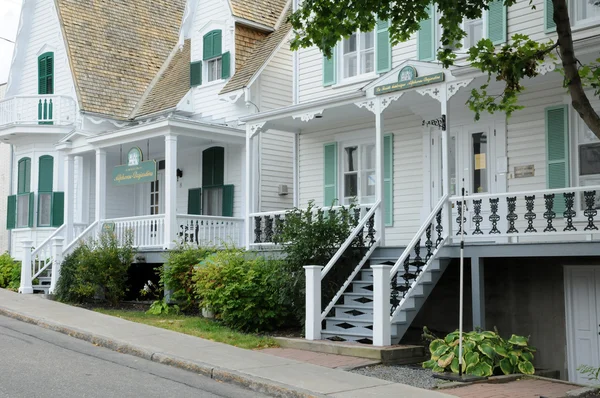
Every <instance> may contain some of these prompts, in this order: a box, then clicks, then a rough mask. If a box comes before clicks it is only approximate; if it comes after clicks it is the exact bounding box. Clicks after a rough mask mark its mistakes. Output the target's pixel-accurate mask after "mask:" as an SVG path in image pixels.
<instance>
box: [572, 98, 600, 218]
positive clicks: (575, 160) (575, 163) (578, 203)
mask: <svg viewBox="0 0 600 398" xmlns="http://www.w3.org/2000/svg"><path fill="white" fill-rule="evenodd" d="M569 117H570V119H571V120H572V123H571V127H572V129H570V130H571V131H573V132H574V133H573V134H570V135H571V137H570V139H569V155H570V159H571V161H570V177H571V181H570V184H569V185H570V186H571V187H584V186H586V185H588V186H593V185H600V173H599V174H589V175H584V176H582V175H581V173H580V170H579V166H580V162H579V148H580V147H581V146H582V145H589V144H600V140H598V139H596V138H595V137H590V139H588V140H582V138H581V137H582V136H583V135H587V134H586V133H585V131H586V130H589V129H588V127H587V126H586V124H585V122H584V121H583V120H581V118H580V117H579V115H578V114H577V113H576V112H575V110H574V109H573V108H572V107H569ZM589 134H593V133H591V132H590V133H589ZM585 181H590V182H589V183H587V184H585ZM596 195H597V196H596V202H600V192H597V193H596ZM583 210H585V202H584V201H583V194H579V195H576V197H575V211H576V212H577V215H576V217H575V219H576V220H578V221H584V220H587V218H586V217H585V216H584V214H583Z"/></svg>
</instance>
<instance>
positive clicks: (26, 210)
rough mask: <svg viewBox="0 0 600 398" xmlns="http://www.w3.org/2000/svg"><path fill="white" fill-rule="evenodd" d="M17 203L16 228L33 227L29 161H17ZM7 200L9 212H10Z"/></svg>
mask: <svg viewBox="0 0 600 398" xmlns="http://www.w3.org/2000/svg"><path fill="white" fill-rule="evenodd" d="M17 174H18V177H17V203H16V207H17V208H16V215H17V216H16V225H15V226H16V227H17V228H27V227H32V226H33V222H32V221H33V193H32V192H31V159H30V158H23V159H20V160H19V163H18V166H17ZM10 210H11V209H10V199H9V212H10Z"/></svg>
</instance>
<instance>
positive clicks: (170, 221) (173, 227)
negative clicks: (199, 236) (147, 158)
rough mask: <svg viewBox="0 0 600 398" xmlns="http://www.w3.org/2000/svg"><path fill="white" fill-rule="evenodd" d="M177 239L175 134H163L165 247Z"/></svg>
mask: <svg viewBox="0 0 600 398" xmlns="http://www.w3.org/2000/svg"><path fill="white" fill-rule="evenodd" d="M176 239H177V136H175V135H171V134H169V135H165V247H166V248H167V249H172V248H173V247H174V246H175V240H176Z"/></svg>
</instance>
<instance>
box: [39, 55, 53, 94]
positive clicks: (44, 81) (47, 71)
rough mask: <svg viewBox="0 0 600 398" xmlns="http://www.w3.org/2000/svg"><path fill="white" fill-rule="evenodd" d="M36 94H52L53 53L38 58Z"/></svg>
mask: <svg viewBox="0 0 600 398" xmlns="http://www.w3.org/2000/svg"><path fill="white" fill-rule="evenodd" d="M38 94H54V53H51V52H50V53H44V54H42V55H40V56H39V57H38Z"/></svg>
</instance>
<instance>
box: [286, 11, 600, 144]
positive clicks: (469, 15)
mask: <svg viewBox="0 0 600 398" xmlns="http://www.w3.org/2000/svg"><path fill="white" fill-rule="evenodd" d="M498 1H502V2H503V3H504V5H505V6H507V7H510V6H512V5H514V4H515V3H517V2H518V1H519V0H433V1H432V0H360V1H355V0H336V1H331V0H304V1H303V2H302V4H301V6H300V8H299V9H298V10H297V11H295V12H294V13H293V14H292V15H291V17H290V21H291V23H292V26H293V28H294V31H295V37H294V39H293V40H292V48H293V49H298V48H301V47H310V46H317V47H319V48H320V49H321V51H323V53H324V54H325V55H326V56H331V54H332V51H333V49H334V47H335V45H336V44H337V42H338V41H339V40H340V39H341V38H342V37H349V36H350V35H352V34H353V33H354V32H356V31H357V30H361V31H363V32H368V31H371V30H373V29H374V28H375V25H376V22H377V20H388V21H390V27H389V35H390V41H391V43H392V45H396V44H398V43H401V42H404V41H407V40H408V39H409V38H410V37H411V36H412V35H414V34H415V33H416V32H417V31H418V30H419V27H420V23H421V21H423V20H426V19H428V17H429V7H435V9H436V10H438V13H439V15H440V17H439V23H440V25H441V28H442V33H441V40H440V44H441V47H440V48H439V49H438V54H437V55H438V60H439V62H440V63H441V64H442V65H443V66H444V67H446V68H448V67H450V66H452V65H453V64H454V62H455V60H456V56H457V53H460V52H464V50H463V49H462V43H461V41H462V39H463V38H464V37H465V36H466V35H467V33H466V32H465V31H464V30H463V29H462V23H463V21H464V20H465V19H476V18H481V16H482V15H483V12H484V11H485V10H488V9H489V7H490V5H491V4H492V3H494V2H498ZM522 2H527V3H528V5H529V7H531V8H532V9H535V5H534V4H533V1H532V0H522ZM591 3H592V4H594V5H596V6H598V5H599V4H598V3H600V1H596V0H591ZM552 4H553V7H554V14H553V19H554V23H555V25H556V32H557V35H558V38H557V41H556V42H553V41H551V40H545V41H542V42H540V41H535V40H532V39H530V38H529V37H528V36H526V35H521V34H515V35H513V36H512V37H510V38H509V41H508V42H507V43H506V44H504V45H501V46H494V45H493V43H492V42H491V40H489V39H482V40H480V41H479V42H478V43H477V44H476V45H475V46H473V47H471V48H470V49H469V50H468V58H467V60H468V61H469V62H470V63H471V64H472V66H474V67H476V68H478V69H479V70H481V71H482V72H484V73H485V74H487V76H488V81H487V83H485V84H483V85H482V86H481V87H479V88H478V89H473V90H472V91H471V97H470V99H469V100H468V102H467V104H468V106H469V108H470V109H471V110H472V111H474V112H475V119H478V118H479V116H480V115H481V113H483V112H489V113H494V112H505V113H506V114H507V116H510V115H511V114H512V113H513V112H514V111H516V110H518V109H521V108H522V106H520V105H519V103H518V95H519V94H520V93H521V92H522V91H523V90H524V89H525V88H524V85H523V84H524V83H523V80H524V79H526V78H532V77H535V76H537V75H538V68H537V67H538V65H539V64H540V63H542V62H544V60H545V59H547V58H548V57H550V58H560V60H561V61H562V72H563V75H564V86H565V87H566V88H567V90H568V91H569V94H570V95H571V103H572V105H573V108H574V109H575V110H576V111H577V113H578V114H579V116H580V117H581V118H582V119H583V121H584V122H585V123H586V124H587V125H588V127H589V128H590V129H591V130H592V131H593V132H594V133H595V134H596V136H598V137H599V138H600V117H598V114H597V113H596V112H595V110H594V109H593V108H592V106H591V104H590V101H589V99H588V97H587V95H586V93H585V91H584V90H585V88H586V87H591V88H593V89H594V90H595V95H596V96H598V95H599V94H600V59H599V60H597V61H596V62H593V63H590V64H587V65H586V64H583V63H581V62H580V61H579V60H578V59H577V57H576V55H575V50H574V47H573V38H572V36H571V23H570V20H569V9H568V6H567V0H552ZM492 80H495V81H499V82H501V83H503V90H500V92H496V91H493V90H490V87H489V83H490V82H491V81H492Z"/></svg>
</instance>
